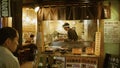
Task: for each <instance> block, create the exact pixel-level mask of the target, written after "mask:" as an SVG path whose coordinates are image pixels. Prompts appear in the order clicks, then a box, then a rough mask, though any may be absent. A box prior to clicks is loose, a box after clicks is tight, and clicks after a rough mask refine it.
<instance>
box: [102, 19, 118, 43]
mask: <svg viewBox="0 0 120 68" xmlns="http://www.w3.org/2000/svg"><path fill="white" fill-rule="evenodd" d="M104 42H105V43H120V21H106V22H104Z"/></svg>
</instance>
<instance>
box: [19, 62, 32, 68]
mask: <svg viewBox="0 0 120 68" xmlns="http://www.w3.org/2000/svg"><path fill="white" fill-rule="evenodd" d="M20 68H33V62H32V61H31V62H25V63H23V64H22V65H21V67H20Z"/></svg>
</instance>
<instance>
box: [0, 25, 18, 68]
mask: <svg viewBox="0 0 120 68" xmlns="http://www.w3.org/2000/svg"><path fill="white" fill-rule="evenodd" d="M18 39H19V35H18V32H17V30H15V29H14V28H12V27H3V28H0V68H20V64H19V61H18V59H17V57H15V56H14V55H13V52H15V51H16V49H17V45H18Z"/></svg>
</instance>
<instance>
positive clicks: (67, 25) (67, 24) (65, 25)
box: [63, 23, 70, 31]
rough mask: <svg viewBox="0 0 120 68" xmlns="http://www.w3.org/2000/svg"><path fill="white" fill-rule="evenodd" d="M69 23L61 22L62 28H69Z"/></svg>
mask: <svg viewBox="0 0 120 68" xmlns="http://www.w3.org/2000/svg"><path fill="white" fill-rule="evenodd" d="M69 27H70V26H69V23H64V24H63V28H64V29H65V30H66V31H67V30H68V29H69Z"/></svg>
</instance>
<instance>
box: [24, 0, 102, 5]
mask: <svg viewBox="0 0 120 68" xmlns="http://www.w3.org/2000/svg"><path fill="white" fill-rule="evenodd" d="M101 1H104V0H23V6H27V7H31V6H34V5H36V4H37V5H39V6H45V5H55V6H56V5H57V6H58V5H78V4H79V5H84V4H91V5H95V6H96V4H97V3H98V2H101Z"/></svg>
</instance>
